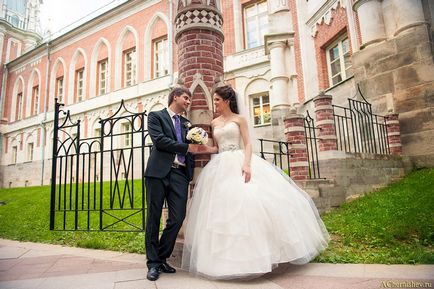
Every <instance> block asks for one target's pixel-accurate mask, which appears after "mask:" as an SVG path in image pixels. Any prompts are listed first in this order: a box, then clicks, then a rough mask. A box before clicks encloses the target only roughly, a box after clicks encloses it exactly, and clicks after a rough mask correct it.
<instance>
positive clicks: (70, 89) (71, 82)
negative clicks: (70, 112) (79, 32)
mask: <svg viewBox="0 0 434 289" xmlns="http://www.w3.org/2000/svg"><path fill="white" fill-rule="evenodd" d="M80 54H81V55H82V56H83V58H84V72H83V100H85V99H86V88H87V69H88V65H87V55H86V52H85V51H84V49H83V48H77V49H76V50H75V52H74V54H73V56H72V58H71V63H70V65H69V81H68V94H67V100H68V101H67V102H66V103H67V104H68V105H70V104H73V103H74V84H75V65H76V63H77V59H78V57H79V56H80Z"/></svg>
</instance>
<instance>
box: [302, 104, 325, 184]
mask: <svg viewBox="0 0 434 289" xmlns="http://www.w3.org/2000/svg"><path fill="white" fill-rule="evenodd" d="M306 114H307V115H306V117H305V118H304V133H305V135H306V149H307V158H308V159H307V161H308V162H309V177H310V178H311V179H320V178H321V175H320V171H319V160H318V138H317V137H316V130H317V128H316V127H315V122H314V120H313V118H312V117H311V116H310V114H309V111H307V113H306Z"/></svg>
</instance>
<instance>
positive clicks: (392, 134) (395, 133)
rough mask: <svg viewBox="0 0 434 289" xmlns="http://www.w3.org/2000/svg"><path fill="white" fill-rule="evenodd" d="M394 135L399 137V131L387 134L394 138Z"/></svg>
mask: <svg viewBox="0 0 434 289" xmlns="http://www.w3.org/2000/svg"><path fill="white" fill-rule="evenodd" d="M396 135H401V133H400V132H399V131H395V132H388V133H387V136H396Z"/></svg>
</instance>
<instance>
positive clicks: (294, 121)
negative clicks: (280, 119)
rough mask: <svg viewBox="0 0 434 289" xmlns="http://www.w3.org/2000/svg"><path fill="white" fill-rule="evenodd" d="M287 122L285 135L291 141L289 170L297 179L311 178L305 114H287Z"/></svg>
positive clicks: (292, 176)
mask: <svg viewBox="0 0 434 289" xmlns="http://www.w3.org/2000/svg"><path fill="white" fill-rule="evenodd" d="M284 122H285V137H286V141H287V142H288V143H289V148H288V151H289V154H290V160H289V172H290V175H291V178H292V179H293V180H295V181H303V180H307V179H308V178H309V162H308V152H307V145H306V134H305V131H304V116H303V115H300V114H296V113H295V111H293V114H291V115H289V116H287V117H286V118H285V120H284Z"/></svg>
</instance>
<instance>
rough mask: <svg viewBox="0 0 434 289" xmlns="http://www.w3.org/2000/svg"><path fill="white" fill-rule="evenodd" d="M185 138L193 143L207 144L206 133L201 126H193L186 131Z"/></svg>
mask: <svg viewBox="0 0 434 289" xmlns="http://www.w3.org/2000/svg"><path fill="white" fill-rule="evenodd" d="M186 138H187V140H189V141H190V142H191V143H194V144H202V145H203V144H207V143H208V134H207V133H206V131H205V130H204V129H203V128H201V127H193V128H191V129H190V130H189V131H188V133H187V137H186Z"/></svg>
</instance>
